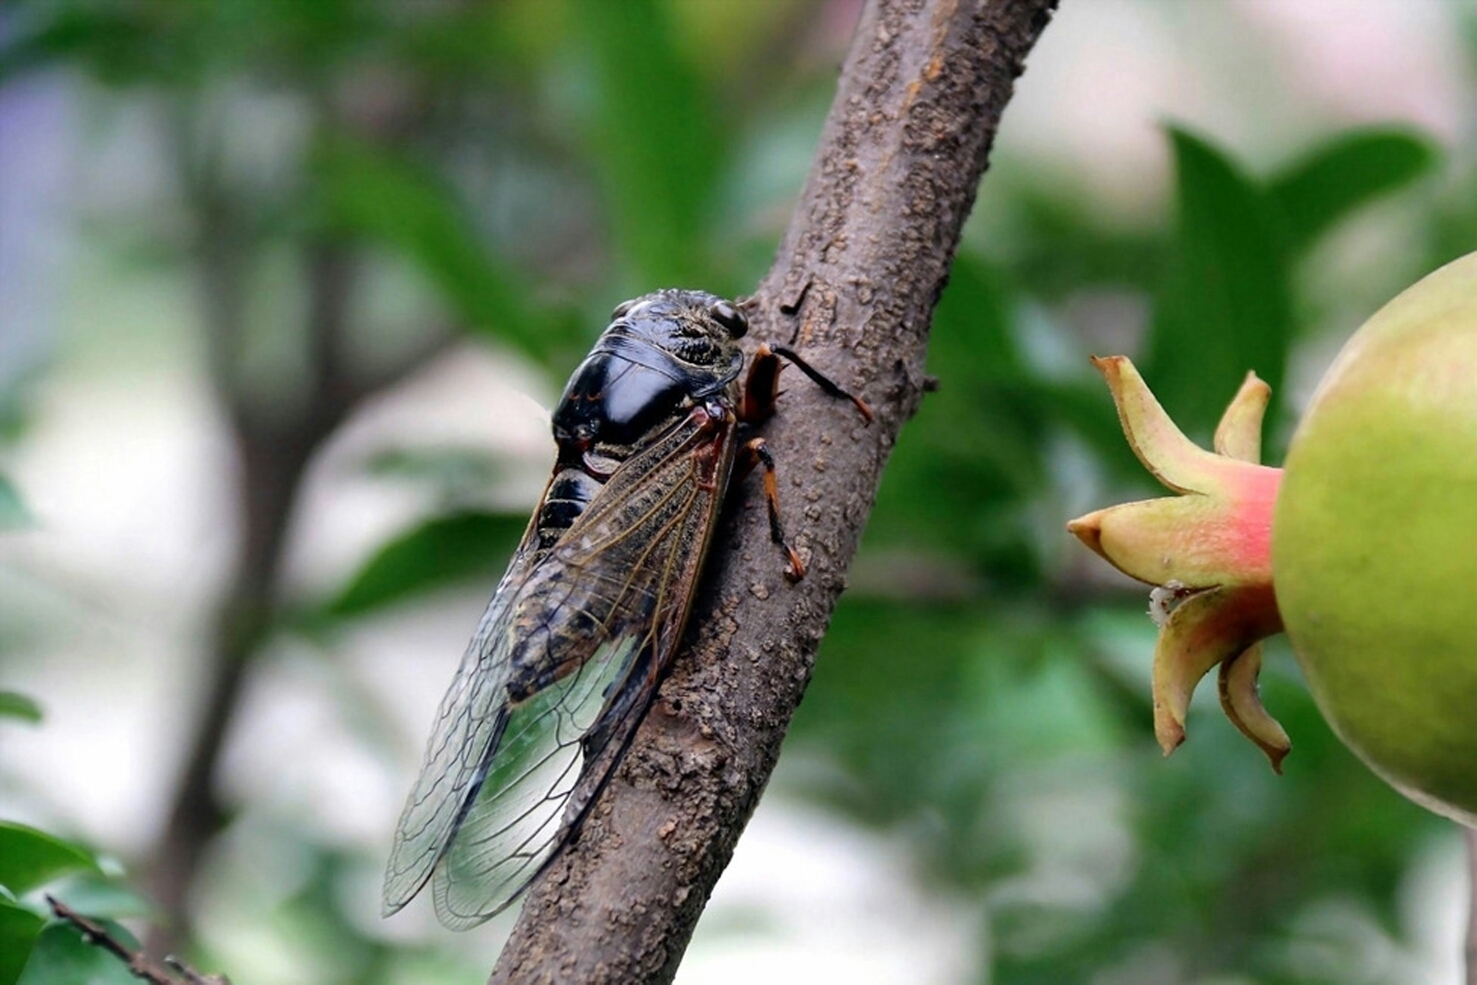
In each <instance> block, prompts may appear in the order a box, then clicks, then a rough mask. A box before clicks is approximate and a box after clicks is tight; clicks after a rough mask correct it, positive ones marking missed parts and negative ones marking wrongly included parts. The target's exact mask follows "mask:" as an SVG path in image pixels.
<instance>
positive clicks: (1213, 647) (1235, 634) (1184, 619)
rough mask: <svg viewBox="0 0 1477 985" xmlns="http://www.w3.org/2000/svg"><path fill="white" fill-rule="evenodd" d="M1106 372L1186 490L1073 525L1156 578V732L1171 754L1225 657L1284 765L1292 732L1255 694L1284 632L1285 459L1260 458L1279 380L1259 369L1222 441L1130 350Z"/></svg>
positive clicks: (1260, 731) (1097, 362) (1263, 741)
mask: <svg viewBox="0 0 1477 985" xmlns="http://www.w3.org/2000/svg"><path fill="white" fill-rule="evenodd" d="M1093 365H1094V366H1096V367H1097V368H1098V370H1099V371H1100V372H1101V373H1102V374H1103V377H1104V378H1105V379H1106V380H1107V381H1108V388H1109V389H1110V390H1111V391H1112V393H1113V401H1114V403H1115V404H1116V405H1117V407H1118V418H1119V420H1120V421H1121V422H1122V424H1123V433H1124V434H1125V435H1126V436H1127V437H1128V443H1129V445H1131V446H1132V448H1133V451H1134V454H1136V455H1137V456H1138V458H1139V461H1141V462H1143V464H1144V467H1145V468H1147V469H1148V470H1149V471H1150V472H1151V473H1152V474H1153V475H1154V477H1155V478H1156V479H1158V480H1159V481H1160V482H1162V483H1163V484H1164V485H1165V486H1167V487H1168V488H1170V489H1172V490H1174V491H1175V492H1176V493H1178V494H1179V495H1177V496H1166V497H1162V498H1159V499H1150V500H1143V501H1141V502H1136V503H1124V504H1123V505H1121V506H1113V507H1109V508H1108V509H1104V510H1098V511H1097V512H1095V513H1089V514H1088V515H1086V516H1084V517H1079V518H1078V519H1076V520H1073V521H1072V522H1071V523H1069V524H1067V529H1068V530H1069V531H1071V532H1072V533H1073V534H1074V535H1076V537H1077V538H1078V539H1079V540H1081V541H1082V542H1083V543H1084V544H1086V545H1087V546H1088V547H1090V548H1092V549H1093V550H1094V551H1096V552H1097V553H1099V554H1101V555H1102V556H1103V557H1104V558H1106V559H1107V560H1108V562H1109V563H1111V564H1112V565H1113V566H1114V567H1116V568H1118V569H1119V570H1120V571H1122V572H1124V573H1125V574H1127V575H1130V576H1132V577H1134V578H1137V579H1139V580H1140V581H1143V582H1147V583H1148V584H1150V585H1154V586H1157V587H1156V588H1155V589H1154V591H1153V593H1152V594H1151V596H1150V598H1151V608H1150V613H1151V615H1154V617H1155V620H1156V621H1157V622H1159V625H1160V632H1159V642H1158V645H1157V646H1156V647H1155V650H1154V674H1153V681H1154V685H1153V686H1154V734H1155V736H1156V737H1157V738H1158V740H1159V745H1160V746H1161V748H1163V749H1164V753H1165V755H1169V753H1171V752H1173V751H1174V749H1175V748H1176V747H1177V746H1178V745H1179V744H1180V743H1181V742H1183V741H1185V713H1186V711H1187V710H1188V708H1189V705H1190V697H1191V695H1192V694H1193V693H1194V690H1195V686H1196V685H1197V684H1198V683H1199V682H1200V679H1201V678H1202V677H1204V676H1205V675H1206V674H1207V673H1208V672H1209V671H1210V669H1211V668H1212V667H1215V666H1217V665H1219V666H1220V698H1221V707H1222V708H1224V709H1225V712H1226V717H1228V718H1229V719H1230V720H1231V721H1232V722H1233V723H1234V724H1235V726H1236V727H1237V728H1238V729H1240V730H1241V732H1242V733H1243V734H1245V735H1246V737H1247V738H1249V739H1251V741H1252V742H1255V743H1256V744H1257V745H1258V746H1259V747H1260V748H1261V750H1262V751H1263V752H1264V753H1266V755H1267V758H1268V759H1269V760H1271V762H1272V768H1273V769H1275V770H1277V771H1278V772H1279V773H1280V772H1281V766H1282V759H1283V757H1284V756H1286V755H1287V753H1288V750H1289V749H1291V743H1289V741H1288V738H1287V733H1286V732H1285V731H1283V729H1282V726H1281V725H1279V724H1278V723H1277V721H1276V720H1275V719H1273V718H1272V716H1271V715H1269V714H1268V713H1267V710H1266V709H1265V708H1264V707H1262V702H1261V698H1260V697H1259V696H1258V694H1257V676H1258V674H1259V673H1260V671H1261V665H1262V648H1261V644H1260V642H1259V641H1260V640H1262V639H1263V638H1265V637H1267V636H1270V635H1272V634H1273V633H1278V632H1281V630H1282V619H1281V616H1280V615H1279V614H1278V611H1277V600H1276V597H1275V596H1274V594H1273V591H1272V550H1271V543H1272V510H1273V505H1274V503H1275V501H1276V499H1277V489H1278V486H1279V485H1280V483H1281V480H1282V472H1281V470H1280V469H1274V468H1269V467H1267V466H1265V465H1261V464H1259V462H1260V460H1261V443H1262V442H1261V429H1262V416H1263V414H1264V413H1265V411H1266V408H1267V400H1268V397H1269V396H1270V395H1271V390H1270V388H1269V387H1268V386H1267V384H1266V383H1264V382H1262V381H1261V380H1259V379H1257V377H1256V374H1254V373H1251V374H1248V375H1247V377H1246V381H1245V382H1244V383H1242V384H1241V389H1240V390H1239V391H1238V392H1237V393H1236V396H1235V398H1234V399H1233V400H1232V401H1231V404H1230V406H1229V407H1227V408H1226V412H1225V414H1224V415H1223V416H1222V417H1221V421H1220V425H1219V426H1218V427H1217V428H1216V432H1215V451H1214V452H1213V453H1212V452H1209V451H1206V450H1205V449H1203V448H1200V447H1199V446H1197V445H1196V444H1195V443H1194V442H1192V441H1190V439H1189V438H1187V437H1185V435H1184V433H1183V432H1181V431H1180V429H1179V428H1178V427H1176V426H1175V424H1174V422H1173V421H1171V420H1170V419H1169V415H1168V414H1166V413H1165V411H1164V408H1163V407H1161V406H1160V405H1159V401H1157V400H1155V399H1154V395H1153V394H1152V393H1151V392H1150V391H1149V387H1148V385H1147V384H1145V383H1144V380H1143V377H1141V376H1140V375H1139V373H1138V370H1136V369H1135V368H1134V366H1133V363H1132V362H1131V361H1130V360H1129V359H1128V358H1127V357H1124V356H1110V357H1107V358H1097V359H1094V360H1093Z"/></svg>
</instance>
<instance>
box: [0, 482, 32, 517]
mask: <svg viewBox="0 0 1477 985" xmlns="http://www.w3.org/2000/svg"><path fill="white" fill-rule="evenodd" d="M30 522H31V515H30V514H29V513H28V512H26V506H25V504H24V503H22V502H21V497H20V493H18V492H16V491H15V486H13V485H11V484H10V480H9V479H7V478H5V476H3V475H0V530H4V529H5V528H6V527H22V526H25V525H26V524H28V523H30Z"/></svg>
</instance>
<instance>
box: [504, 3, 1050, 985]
mask: <svg viewBox="0 0 1477 985" xmlns="http://www.w3.org/2000/svg"><path fill="white" fill-rule="evenodd" d="M1055 6H1056V0H871V2H869V3H868V4H867V6H866V9H865V11H864V12H863V14H862V18H861V22H860V24H859V25H858V26H857V31H856V36H855V38H854V40H853V42H852V48H851V52H850V54H849V55H848V57H847V60H846V64H845V66H844V68H843V69H842V73H841V79H840V83H839V87H838V91H837V94H836V98H835V101H834V103H833V104H832V107H831V113H830V117H829V119H828V121H827V123H826V128H825V131H824V133H823V135H822V138H821V144H820V148H819V149H818V151H817V153H816V157H815V159H814V162H813V164H812V168H811V172H810V177H809V179H808V181H807V183H806V187H805V191H804V194H803V196H802V199H801V202H800V204H799V207H798V208H797V210H796V212H795V216H794V218H793V220H792V222H791V225H790V229H789V231H788V233H787V234H786V237H785V240H784V243H783V245H782V246H781V247H780V250H779V256H778V260H777V262H776V263H775V265H774V267H773V268H772V269H771V271H770V272H769V274H768V276H767V277H766V278H765V280H764V282H763V283H762V284H761V285H760V287H759V290H758V292H757V293H756V297H755V306H754V308H753V309H752V313H751V322H752V325H753V328H752V329H751V334H752V337H753V338H755V339H756V340H766V339H767V340H770V341H780V342H783V343H786V344H789V345H792V346H794V347H796V348H797V349H799V350H800V351H801V352H802V353H804V354H805V355H806V356H807V357H808V358H810V359H811V360H813V361H814V362H815V363H816V364H817V366H819V367H820V368H821V369H822V370H823V371H824V372H826V373H827V374H829V375H831V376H832V377H833V378H835V379H836V380H837V381H838V382H840V383H841V384H842V385H843V386H846V387H848V388H849V389H851V390H852V391H853V392H855V393H858V394H860V395H862V396H863V397H865V398H866V400H867V401H869V402H870V403H871V405H872V407H873V408H874V409H875V410H876V412H877V421H876V423H875V425H873V426H872V427H863V426H862V424H861V422H860V421H858V420H857V418H856V415H855V412H854V411H853V410H852V408H851V407H850V406H849V405H846V404H844V403H838V402H835V401H832V400H830V399H828V398H826V397H824V396H822V395H820V394H819V393H817V392H815V390H814V388H811V387H805V386H800V385H795V386H792V387H790V389H789V391H788V392H787V394H786V397H785V403H784V405H783V406H782V408H781V410H780V413H779V414H778V415H777V417H776V418H775V420H774V421H773V422H772V423H771V424H770V425H769V426H768V428H767V429H766V432H765V434H766V438H767V440H768V441H769V444H770V447H771V448H772V449H773V451H774V453H775V456H776V458H777V459H778V460H779V462H780V468H781V469H782V470H783V471H782V484H783V492H782V496H783V497H784V499H785V505H786V509H787V513H788V514H789V516H790V518H791V519H790V525H791V531H792V533H793V534H794V535H796V536H797V539H798V541H799V546H800V550H801V553H802V555H805V556H806V560H807V561H808V562H809V566H810V573H809V575H808V576H807V577H806V579H805V580H804V581H803V582H801V583H800V584H799V585H795V586H791V585H789V584H787V583H786V582H785V580H784V578H783V577H782V566H781V564H780V560H779V558H778V556H777V555H776V553H775V552H774V551H773V550H772V549H771V545H770V544H769V540H768V536H767V532H766V526H765V520H764V516H763V512H764V511H763V509H762V507H761V506H759V505H757V504H756V503H755V501H754V497H748V498H747V499H746V502H745V505H744V508H743V509H742V510H740V511H736V515H735V516H733V517H732V518H731V519H730V520H728V521H726V522H725V524H724V526H722V527H721V528H720V530H719V533H718V536H717V538H716V541H715V548H714V559H713V564H712V565H710V571H709V573H708V575H707V578H706V580H705V583H704V585H703V587H702V589H701V590H700V594H699V596H698V599H697V602H696V604H695V607H694V611H693V615H692V621H691V626H690V628H689V631H688V637H687V640H686V642H685V645H684V648H683V650H682V651H681V652H679V653H678V655H677V657H676V660H675V662H674V666H673V670H672V673H671V675H670V676H669V678H668V679H667V680H666V681H665V682H664V683H663V685H662V687H661V690H660V692H659V693H658V697H657V700H656V702H655V704H654V705H653V708H652V710H651V712H650V713H649V714H648V715H647V717H646V720H645V722H643V723H642V725H641V727H640V730H639V731H638V733H637V735H636V738H635V740H634V742H633V744H632V747H631V749H630V751H629V752H628V754H627V755H626V757H625V760H624V762H623V763H622V764H621V766H620V768H619V769H618V771H617V773H616V775H615V776H614V777H613V778H612V780H611V782H610V785H609V787H608V788H607V790H606V792H605V795H604V796H603V797H602V798H601V800H600V802H599V803H598V804H597V805H596V806H595V808H594V809H593V810H592V812H591V814H590V816H589V817H588V819H587V820H586V822H585V824H584V827H583V830H582V832H581V835H580V839H579V841H578V842H577V843H576V844H574V845H572V846H571V847H570V849H569V850H568V851H566V852H565V853H563V855H562V856H561V857H560V858H559V859H558V860H556V862H555V863H554V864H553V865H552V866H551V867H550V869H549V870H548V871H547V872H546V873H545V875H544V877H543V878H542V879H540V880H539V881H538V882H537V883H536V884H535V885H534V887H533V888H532V890H531V892H530V893H529V896H528V899H527V900H526V901H525V903H524V905H523V910H522V913H521V915H520V917H519V919H518V923H517V925H516V927H515V928H514V930H513V935H512V938H511V939H510V940H509V942H508V944H507V947H506V948H505V949H504V951H503V954H502V957H501V958H500V960H499V961H498V964H497V967H496V969H495V970H494V971H493V973H492V978H491V981H492V982H493V983H510V982H518V983H524V982H539V983H544V982H547V983H555V982H558V983H571V982H602V983H603V982H611V983H635V982H668V981H671V979H672V977H673V976H674V975H675V974H676V970H677V965H678V962H679V961H680V960H681V957H682V954H683V952H684V950H685V949H686V947H687V943H688V941H689V940H690V938H691V936H692V931H693V928H694V926H695V925H696V923H697V919H698V916H699V915H700V914H701V912H702V910H703V907H704V906H705V905H706V903H707V900H708V896H709V894H710V893H711V891H712V889H713V886H714V884H715V883H716V882H717V880H718V876H719V874H720V873H721V872H722V870H723V868H724V866H725V865H726V864H727V863H728V860H729V858H730V856H731V855H732V852H733V847H734V844H735V843H736V842H737V840H738V836H739V832H740V831H741V830H742V829H743V827H744V824H745V823H746V822H747V821H748V818H749V816H750V814H751V813H752V812H753V810H754V806H755V804H756V803H757V802H758V799H759V795H760V793H761V792H762V791H763V789H764V785H765V782H766V781H767V780H768V778H769V775H770V772H771V770H772V769H773V767H774V764H775V760H776V758H777V756H778V753H779V746H780V742H781V740H782V739H783V737H784V734H785V730H786V728H787V727H788V725H789V722H790V717H791V715H792V714H793V713H794V710H795V708H796V706H797V705H798V704H799V703H800V698H801V695H802V693H803V692H804V689H805V685H806V683H807V682H808V681H809V679H810V673H811V667H812V664H813V660H814V656H815V651H816V647H817V646H818V645H819V643H820V640H821V636H822V634H823V633H824V632H825V629H826V626H827V624H828V622H829V620H830V617H831V612H832V610H833V608H834V607H835V604H836V600H837V597H838V596H839V595H840V593H841V590H842V589H843V588H844V587H845V573H846V567H847V565H848V563H849V562H850V560H851V557H852V554H853V553H854V552H855V550H856V546H857V542H858V541H859V539H860V537H861V531H862V528H863V526H864V525H865V523H866V519H867V515H868V513H869V512H870V510H871V507H872V503H873V499H874V496H875V493H876V489H877V484H878V481H879V479H880V477H881V471H882V466H883V464H884V463H885V462H886V460H887V457H888V454H889V452H890V451H891V449H892V446H893V444H894V442H895V440H896V438H897V434H898V431H899V429H900V428H901V426H902V424H903V423H904V422H905V421H906V420H908V418H909V417H911V416H912V415H913V413H914V412H915V411H916V410H917V408H918V405H919V402H920V401H921V400H922V398H923V394H924V391H925V390H926V389H927V384H926V380H927V378H926V376H925V375H924V352H925V347H926V344H927V340H928V329H929V324H930V321H931V318H932V314H933V309H934V305H935V304H936V302H937V301H938V298H939V295H940V293H941V292H942V291H943V287H944V283H945V281H946V279H947V276H948V271H949V266H950V264H951V262H952V260H953V256H954V250H955V248H956V246H957V244H958V240H959V233H960V229H961V227H962V226H963V224H964V219H965V217H966V216H967V215H968V213H969V210H970V207H971V206H972V204H973V202H974V195H975V189H976V187H977V185H978V182H979V177H980V175H981V173H982V172H983V171H984V168H985V165H986V160H987V157H988V154H989V150H990V145H991V142H992V140H993V138H994V135H995V130H996V127H997V125H998V123H999V120H1000V113H1001V111H1002V110H1003V108H1004V107H1005V104H1006V102H1007V101H1008V100H1009V98H1010V96H1011V92H1012V89H1013V86H1014V81H1015V78H1016V76H1018V75H1019V74H1020V73H1021V71H1022V69H1023V62H1024V59H1025V57H1026V54H1027V52H1029V51H1030V49H1031V47H1032V45H1033V44H1034V43H1035V41H1036V39H1037V37H1038V36H1039V34H1040V32H1041V31H1042V29H1043V28H1044V27H1045V26H1046V24H1047V22H1048V21H1049V19H1050V17H1051V12H1052V10H1053V9H1054V8H1055ZM905 656H906V655H903V654H900V655H899V657H900V658H903V657H905ZM837 659H844V655H837Z"/></svg>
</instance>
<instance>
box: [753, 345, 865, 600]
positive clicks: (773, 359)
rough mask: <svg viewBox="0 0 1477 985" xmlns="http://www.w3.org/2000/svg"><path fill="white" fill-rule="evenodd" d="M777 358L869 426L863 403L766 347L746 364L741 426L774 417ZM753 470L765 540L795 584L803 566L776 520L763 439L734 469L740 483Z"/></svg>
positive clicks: (792, 357) (770, 463)
mask: <svg viewBox="0 0 1477 985" xmlns="http://www.w3.org/2000/svg"><path fill="white" fill-rule="evenodd" d="M781 357H783V358H784V359H785V360H786V361H788V362H790V363H793V364H794V365H795V367H796V368H798V369H799V370H800V371H801V372H802V373H804V374H805V375H806V376H808V377H810V379H811V380H813V381H814V382H815V384H816V385H817V386H819V387H820V388H821V389H822V390H824V391H825V392H826V393H827V394H829V395H830V396H832V397H838V398H843V399H846V400H850V401H851V402H852V404H853V405H854V406H855V407H856V409H857V410H858V411H859V412H860V413H861V415H862V417H863V418H864V419H865V420H866V422H867V423H868V424H871V423H872V408H871V407H869V406H867V403H866V401H864V400H862V399H861V398H860V397H857V396H854V395H853V394H851V393H848V392H847V391H846V390H843V389H842V388H841V387H840V386H838V385H837V384H836V383H835V382H833V381H832V380H831V379H830V378H829V377H827V376H826V375H824V374H823V373H821V372H820V371H819V370H817V369H816V368H815V367H813V366H811V365H810V364H809V363H807V362H806V361H805V360H803V359H801V358H800V357H799V356H798V355H796V354H795V353H794V352H792V351H791V350H789V349H786V348H783V347H780V346H775V347H770V346H769V345H768V344H761V345H760V346H759V349H758V351H757V352H755V353H754V358H753V359H752V360H751V361H750V362H749V372H748V375H747V376H746V377H745V379H744V388H743V392H742V393H741V395H740V403H739V413H738V418H739V420H740V421H741V422H743V423H744V424H747V425H749V426H756V425H759V424H762V423H763V422H764V421H767V420H768V419H769V418H770V417H772V416H774V408H775V404H776V402H777V401H778V398H779V379H780V370H781V369H782V368H784V363H783V362H781V361H780V360H781ZM757 466H762V467H763V469H764V500H765V503H766V505H767V506H768V509H769V539H770V540H772V541H774V543H776V544H778V545H779V546H780V548H781V549H782V550H783V551H784V552H785V556H786V559H787V567H786V569H785V577H786V578H788V579H789V580H790V581H799V580H800V579H801V578H804V577H805V562H804V561H803V560H801V558H800V555H799V553H797V552H796V550H795V548H794V547H792V546H791V545H790V543H789V541H788V540H787V539H786V537H785V526H784V521H783V519H782V518H781V516H780V498H779V481H778V480H777V479H776V477H775V466H774V456H773V455H772V454H770V451H769V446H768V445H767V444H765V441H764V439H763V438H754V439H752V440H750V441H748V442H746V443H745V444H744V446H743V454H742V456H741V457H740V459H739V461H738V465H737V468H738V474H737V476H736V477H737V478H738V479H743V478H744V477H745V476H747V475H748V474H749V473H750V472H752V471H753V470H754V468H755V467H757Z"/></svg>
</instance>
